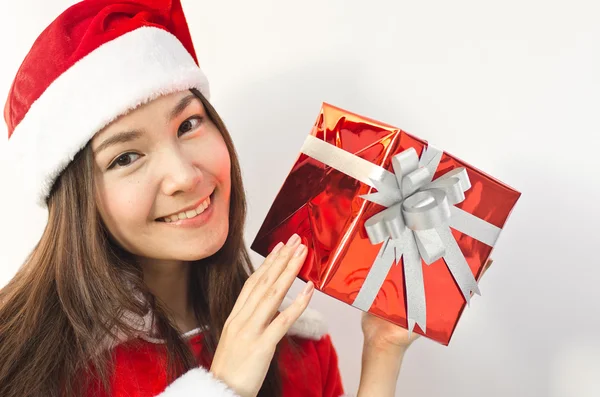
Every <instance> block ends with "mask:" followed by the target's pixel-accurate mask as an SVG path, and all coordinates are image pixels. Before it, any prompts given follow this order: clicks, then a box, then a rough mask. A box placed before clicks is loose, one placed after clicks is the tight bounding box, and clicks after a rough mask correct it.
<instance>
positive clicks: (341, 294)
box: [251, 103, 520, 345]
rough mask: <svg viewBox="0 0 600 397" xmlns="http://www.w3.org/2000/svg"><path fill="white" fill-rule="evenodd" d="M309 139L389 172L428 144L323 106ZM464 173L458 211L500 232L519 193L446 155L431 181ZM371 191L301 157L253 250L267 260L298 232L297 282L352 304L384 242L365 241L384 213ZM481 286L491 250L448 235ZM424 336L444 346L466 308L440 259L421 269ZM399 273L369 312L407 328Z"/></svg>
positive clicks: (395, 270) (394, 268) (398, 269)
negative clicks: (370, 222)
mask: <svg viewBox="0 0 600 397" xmlns="http://www.w3.org/2000/svg"><path fill="white" fill-rule="evenodd" d="M311 134H312V135H313V136H315V137H317V138H319V139H322V140H324V141H326V142H328V143H330V144H332V145H335V146H337V147H339V148H341V149H344V150H346V151H348V152H350V153H352V154H354V155H356V156H359V157H361V158H363V159H365V160H367V161H369V162H372V163H374V164H377V165H380V166H382V167H383V168H385V169H387V170H390V171H393V169H392V165H391V157H392V156H393V155H395V154H397V153H399V152H402V151H404V150H406V149H408V148H410V147H412V148H414V149H415V150H416V151H417V154H418V155H419V156H421V152H422V151H423V148H424V147H426V141H424V140H422V139H419V138H417V137H414V136H412V135H410V134H408V133H406V132H405V131H402V130H400V129H398V128H395V127H392V126H390V125H387V124H383V123H380V122H377V121H375V120H371V119H369V118H366V117H362V116H359V115H357V114H353V113H351V112H348V111H345V110H343V109H340V108H337V107H334V106H332V105H329V104H326V103H324V104H323V106H322V108H321V112H320V114H319V117H318V118H317V121H316V123H315V126H314V128H313V130H312V132H311ZM457 167H466V168H467V173H468V175H469V178H470V180H471V186H472V187H471V188H470V189H469V190H468V191H467V192H466V198H465V200H464V201H463V202H461V203H459V204H456V207H458V208H461V209H463V210H465V211H467V212H469V213H471V214H473V215H475V216H477V217H479V218H481V219H483V220H485V221H487V222H489V223H491V224H493V225H495V226H497V227H499V228H503V226H504V223H505V222H506V220H507V218H508V217H509V215H510V212H511V211H512V209H513V207H514V206H515V204H516V202H517V200H518V199H519V197H520V193H519V192H517V191H515V190H514V189H512V188H511V187H509V186H507V185H506V184H504V183H502V182H500V181H498V180H496V179H495V178H493V177H491V176H489V175H487V174H485V173H484V172H482V171H480V170H478V169H476V168H474V167H472V166H470V165H469V164H467V163H465V162H464V161H462V160H459V159H458V158H456V157H453V156H451V155H449V154H447V153H445V152H444V154H443V157H442V160H441V162H440V164H439V167H438V169H437V172H436V174H435V176H434V178H437V177H438V176H439V175H441V174H444V173H446V172H448V171H449V170H452V169H454V168H457ZM375 191H376V189H374V188H372V187H370V186H368V185H365V184H363V183H362V182H359V181H357V180H356V179H354V178H352V177H350V176H347V175H346V174H344V173H342V172H340V171H338V170H336V169H333V168H331V167H329V166H326V165H325V164H323V163H321V162H320V161H318V160H315V159H313V158H311V157H309V156H307V155H305V154H302V153H301V154H300V155H299V157H298V159H297V161H296V163H295V164H294V166H293V168H292V170H291V172H290V173H289V175H288V177H287V178H286V180H285V181H284V183H283V185H282V187H281V189H280V190H279V193H278V194H277V196H276V198H275V201H274V202H273V204H272V206H271V208H270V210H269V212H268V214H267V216H266V218H265V220H264V222H263V224H262V226H261V228H260V230H259V231H258V233H257V235H256V238H255V240H254V242H253V243H252V246H251V248H252V249H253V250H254V251H255V252H257V253H259V254H261V255H263V256H266V255H268V253H269V252H270V251H271V250H272V249H273V247H274V246H275V245H276V244H277V243H278V242H280V241H283V242H285V241H287V239H288V238H289V237H290V236H291V235H292V234H294V233H298V235H300V237H301V238H302V242H303V243H304V244H306V245H307V247H308V256H307V259H306V261H305V264H304V266H303V268H302V269H301V271H300V274H299V276H298V277H299V278H300V279H302V280H303V281H306V282H308V281H309V280H311V281H313V282H314V284H315V287H316V288H317V289H318V290H320V291H322V292H324V293H325V294H327V295H330V296H332V297H334V298H336V299H339V300H341V301H343V302H345V303H348V304H352V302H353V301H354V298H355V297H356V295H357V294H358V292H359V290H360V288H361V286H362V284H363V282H364V280H365V277H366V276H367V273H368V272H369V269H370V267H371V265H372V264H373V261H374V260H375V257H376V255H377V253H378V252H379V249H380V247H381V244H377V245H373V244H371V242H370V241H369V238H368V236H367V234H366V231H365V228H364V222H365V220H367V219H368V218H369V217H371V216H372V215H374V214H376V213H377V212H380V211H381V210H383V209H385V207H383V206H380V205H378V204H375V203H372V202H369V201H366V200H365V199H363V198H360V197H359V196H360V195H363V194H368V193H372V192H375ZM452 234H453V236H454V237H455V239H456V241H457V242H458V245H459V247H460V248H461V251H462V253H463V254H464V256H465V258H466V260H467V262H468V264H469V267H470V268H471V271H472V272H473V274H474V276H475V278H476V279H477V280H478V279H479V277H480V275H481V272H482V270H483V266H484V264H485V262H486V261H487V259H488V258H489V256H490V254H491V252H492V247H490V246H488V245H486V244H484V243H482V242H480V241H477V240H475V239H474V238H471V237H469V236H468V235H466V234H463V233H460V232H458V231H456V230H454V229H452ZM423 281H424V285H425V297H426V302H427V305H426V307H427V312H426V313H427V329H426V330H425V331H426V332H423V331H424V330H421V329H420V328H419V326H418V325H417V326H415V332H418V333H419V334H421V335H425V336H426V337H428V338H430V339H433V340H435V341H437V342H439V343H442V344H444V345H448V343H449V342H450V339H451V337H452V334H453V333H454V330H455V328H456V325H457V322H458V320H459V318H460V316H461V314H462V311H463V309H464V308H465V306H466V301H465V299H464V297H463V296H462V294H461V292H460V290H459V288H458V286H457V285H456V282H455V281H454V279H453V277H452V275H451V273H450V272H449V270H448V268H447V267H446V265H445V263H444V259H439V260H438V261H436V262H434V263H432V264H431V265H425V264H424V263H423ZM405 299H406V298H405V289H404V277H403V267H402V266H401V263H398V264H394V265H393V266H392V268H391V270H390V272H389V273H388V275H387V278H386V279H385V282H384V284H383V286H382V288H381V289H380V290H379V293H378V295H377V297H376V299H375V301H374V303H373V305H372V306H371V308H370V310H369V312H370V313H372V314H374V315H377V316H379V317H382V318H384V319H386V320H388V321H391V322H393V323H395V324H397V325H400V326H402V327H404V328H407V320H406V304H405Z"/></svg>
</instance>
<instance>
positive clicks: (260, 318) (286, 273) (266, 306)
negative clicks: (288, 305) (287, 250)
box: [251, 245, 307, 327]
mask: <svg viewBox="0 0 600 397" xmlns="http://www.w3.org/2000/svg"><path fill="white" fill-rule="evenodd" d="M306 255H307V250H306V247H304V246H303V245H299V246H298V247H297V249H296V250H295V251H294V254H293V255H292V257H291V258H289V261H288V263H287V264H286V265H285V266H284V267H283V269H282V271H281V273H280V274H279V277H278V278H277V280H275V282H273V283H272V284H271V285H270V286H269V287H267V288H266V290H264V292H263V291H261V293H262V298H261V299H260V300H259V301H258V303H257V307H256V309H255V310H254V312H253V313H252V317H251V321H252V323H254V324H255V325H256V326H259V327H260V326H262V327H266V326H267V325H268V324H269V323H270V322H271V321H272V319H273V316H274V315H275V314H276V313H277V311H278V310H279V307H280V305H281V302H282V301H283V299H284V297H285V295H286V294H287V292H288V291H289V289H290V287H291V286H292V284H293V283H294V280H295V279H296V277H297V276H298V272H299V271H300V269H301V268H302V265H303V263H304V260H305V259H306Z"/></svg>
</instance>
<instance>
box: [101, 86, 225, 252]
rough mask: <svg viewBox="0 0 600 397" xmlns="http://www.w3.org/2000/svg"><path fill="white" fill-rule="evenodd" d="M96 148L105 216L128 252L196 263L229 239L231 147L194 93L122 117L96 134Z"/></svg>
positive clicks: (163, 99)
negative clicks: (228, 148) (195, 261)
mask: <svg viewBox="0 0 600 397" xmlns="http://www.w3.org/2000/svg"><path fill="white" fill-rule="evenodd" d="M92 150H93V152H94V159H95V171H94V180H95V183H96V187H97V189H96V191H97V197H96V200H97V204H98V208H99V211H100V214H101V216H102V219H103V220H104V222H105V224H106V226H107V228H108V230H109V232H110V233H111V235H112V236H113V238H114V239H115V240H116V241H117V242H118V243H119V244H120V245H121V246H122V247H123V248H125V249H126V250H127V251H129V252H131V253H133V254H135V255H137V256H140V257H143V258H151V259H162V260H174V261H181V260H183V261H190V260H198V259H202V258H205V257H208V256H210V255H212V254H214V253H215V252H216V251H217V250H219V249H220V248H221V247H222V245H223V244H224V243H225V240H226V238H227V233H228V230H229V197H230V191H231V178H230V159H229V152H228V150H227V147H226V145H225V141H224V140H223V137H222V136H221V133H220V132H219V130H218V129H217V127H216V126H215V125H214V124H213V122H212V121H211V120H210V119H209V117H208V114H207V113H206V111H205V109H204V106H203V105H202V102H201V101H200V100H199V99H198V98H197V97H195V96H194V95H193V94H192V93H191V92H190V91H182V92H177V93H174V94H170V95H166V96H162V97H159V98H157V99H155V100H154V101H152V102H149V103H147V104H145V105H143V106H141V107H139V108H137V109H135V110H133V111H131V112H130V113H128V114H126V115H124V116H121V117H120V118H118V119H117V120H115V121H114V122H113V123H111V124H110V125H108V126H107V127H105V128H104V129H103V130H101V131H100V132H98V133H97V134H96V135H95V136H94V138H93V139H92Z"/></svg>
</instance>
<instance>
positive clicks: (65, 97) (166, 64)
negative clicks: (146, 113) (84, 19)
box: [7, 27, 209, 208]
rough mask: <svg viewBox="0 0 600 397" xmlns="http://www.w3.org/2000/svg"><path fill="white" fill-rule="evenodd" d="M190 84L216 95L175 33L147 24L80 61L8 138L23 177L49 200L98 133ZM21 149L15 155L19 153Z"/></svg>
mask: <svg viewBox="0 0 600 397" xmlns="http://www.w3.org/2000/svg"><path fill="white" fill-rule="evenodd" d="M189 88H197V89H199V90H200V91H201V92H202V93H203V95H205V96H206V97H207V98H208V97H209V87H208V80H207V79H206V76H205V75H204V73H203V72H202V70H201V69H200V68H199V67H198V65H197V64H196V63H195V61H194V59H193V58H192V56H191V55H190V53H189V52H188V51H187V50H186V49H185V47H184V46H183V44H181V42H180V41H179V40H178V39H177V38H176V37H175V36H174V35H173V34H171V33H169V32H167V31H165V30H163V29H159V28H155V27H141V28H138V29H136V30H133V31H131V32H129V33H126V34H124V35H122V36H119V37H118V38H116V39H114V40H111V41H109V42H107V43H105V44H103V45H102V46H100V47H98V48H97V49H96V50H94V51H92V52H91V53H90V54H88V55H87V56H85V57H84V58H82V59H81V60H80V61H78V62H77V63H75V64H74V65H73V66H72V67H71V68H69V69H68V70H67V71H66V72H64V73H63V74H61V75H60V76H59V77H58V78H57V79H56V80H54V81H53V82H52V84H50V86H48V88H46V90H45V91H44V93H43V94H42V95H41V96H40V97H39V98H38V99H37V100H36V101H35V102H34V103H33V104H32V105H31V108H30V109H29V111H28V112H27V114H26V115H25V118H24V119H23V120H22V121H21V122H20V123H19V124H18V125H17V126H16V128H15V130H14V132H13V134H12V136H11V138H10V139H9V141H8V150H7V152H8V154H9V156H11V160H13V161H12V162H11V163H7V164H11V165H12V166H14V167H15V168H17V169H15V170H13V171H12V172H14V173H15V176H16V177H17V179H16V180H21V181H23V183H24V184H25V190H26V191H25V192H24V193H25V195H26V196H30V197H33V198H35V199H36V201H37V204H38V205H40V206H41V207H42V208H45V207H46V205H45V199H46V197H47V195H48V194H49V192H50V189H51V187H52V184H53V183H54V180H55V179H56V177H57V176H58V175H59V174H60V173H61V172H62V171H63V170H64V168H65V167H66V166H67V165H68V164H69V163H70V162H71V161H72V159H73V158H74V156H75V154H76V153H77V152H78V151H79V150H80V149H82V148H83V147H84V146H85V144H86V143H87V142H88V141H89V140H90V139H91V138H92V137H93V136H94V134H95V133H96V132H98V131H100V130H101V129H102V128H104V127H105V126H107V125H108V124H109V123H110V122H112V121H113V120H115V119H116V118H117V117H118V116H120V115H122V114H124V113H126V112H127V111H128V110H131V109H134V108H136V107H137V106H139V105H142V104H144V103H146V102H149V101H151V100H153V99H155V98H157V97H159V96H161V95H164V94H170V93H173V92H176V91H180V90H185V89H189ZM13 156H14V158H13Z"/></svg>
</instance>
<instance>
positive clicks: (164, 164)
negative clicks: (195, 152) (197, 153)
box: [159, 150, 203, 196]
mask: <svg viewBox="0 0 600 397" xmlns="http://www.w3.org/2000/svg"><path fill="white" fill-rule="evenodd" d="M159 167H160V170H161V171H162V172H163V178H162V186H161V189H162V191H163V193H164V194H166V195H169V196H172V195H174V194H177V192H190V191H194V190H195V189H196V188H197V186H198V184H199V183H200V182H201V181H202V178H203V175H202V171H201V170H200V168H199V167H198V166H197V165H196V164H194V162H193V161H192V157H191V156H186V155H185V154H184V151H179V150H170V151H168V153H165V155H164V156H163V157H162V159H161V162H160V164H159Z"/></svg>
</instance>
